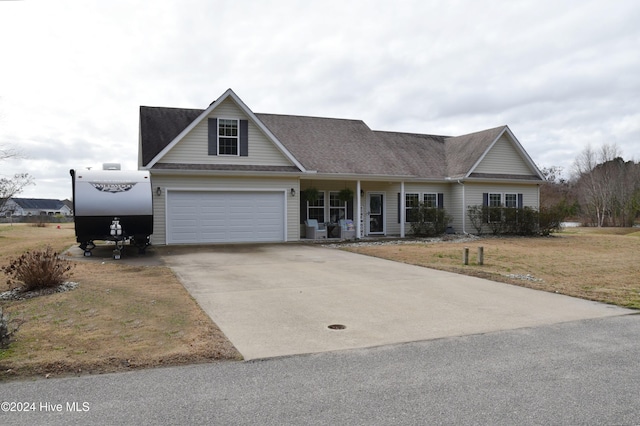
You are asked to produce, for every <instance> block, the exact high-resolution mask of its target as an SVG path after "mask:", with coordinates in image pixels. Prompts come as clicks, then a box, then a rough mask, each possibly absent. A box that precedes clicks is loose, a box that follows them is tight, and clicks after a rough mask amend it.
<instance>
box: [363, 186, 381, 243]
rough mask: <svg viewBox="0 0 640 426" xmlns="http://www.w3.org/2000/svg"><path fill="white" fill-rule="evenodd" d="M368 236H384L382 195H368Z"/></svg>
mask: <svg viewBox="0 0 640 426" xmlns="http://www.w3.org/2000/svg"><path fill="white" fill-rule="evenodd" d="M367 213H368V216H369V222H368V232H367V233H368V234H377V235H380V234H384V194H381V193H370V194H369V202H368V212H367Z"/></svg>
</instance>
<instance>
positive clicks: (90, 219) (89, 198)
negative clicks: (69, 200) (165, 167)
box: [69, 164, 153, 259]
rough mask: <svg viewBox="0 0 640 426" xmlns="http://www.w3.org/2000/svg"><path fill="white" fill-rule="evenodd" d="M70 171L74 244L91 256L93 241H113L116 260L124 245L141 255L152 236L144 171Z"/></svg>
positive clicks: (148, 182) (116, 168)
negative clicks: (128, 245) (137, 250)
mask: <svg viewBox="0 0 640 426" xmlns="http://www.w3.org/2000/svg"><path fill="white" fill-rule="evenodd" d="M104 168H105V170H70V171H69V172H70V173H71V180H72V186H73V212H74V222H75V230H76V241H77V242H79V243H80V248H81V249H83V250H84V255H85V256H91V250H93V249H94V248H95V243H94V241H95V240H102V241H114V242H115V243H116V249H115V250H114V258H116V259H119V258H120V253H121V251H122V249H123V248H124V244H125V242H129V243H130V244H132V245H136V246H137V247H138V249H139V250H140V252H141V253H144V251H145V249H146V247H147V246H148V245H149V238H150V236H151V234H152V233H153V206H152V201H153V200H152V190H151V177H150V176H149V172H147V171H123V170H120V169H119V166H118V165H114V164H105V166H104Z"/></svg>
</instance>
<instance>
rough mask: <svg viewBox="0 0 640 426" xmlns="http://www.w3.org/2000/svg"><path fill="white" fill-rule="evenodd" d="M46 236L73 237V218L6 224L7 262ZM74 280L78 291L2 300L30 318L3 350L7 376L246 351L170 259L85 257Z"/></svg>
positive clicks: (57, 243) (1, 244)
mask: <svg viewBox="0 0 640 426" xmlns="http://www.w3.org/2000/svg"><path fill="white" fill-rule="evenodd" d="M46 244H49V245H51V246H52V247H53V248H54V249H56V250H58V251H63V250H65V249H66V248H68V247H69V246H71V245H73V244H74V236H73V224H64V225H62V226H61V228H60V229H58V228H57V225H50V226H48V227H46V228H36V227H30V226H25V225H20V226H17V225H14V226H13V227H9V226H8V225H0V266H2V265H5V264H7V263H8V259H9V258H11V257H15V256H16V255H18V254H20V253H22V252H23V251H25V250H28V249H33V248H35V247H43V246H44V245H46ZM71 280H72V281H75V282H78V283H79V286H78V288H77V289H75V290H73V291H69V292H66V293H58V294H52V295H47V296H40V297H37V298H34V299H29V300H21V301H11V302H2V306H3V307H4V309H5V313H6V314H7V316H8V317H9V318H18V319H21V320H24V321H25V322H24V324H23V325H22V326H21V327H20V329H19V331H18V333H17V334H16V341H15V342H14V343H12V345H11V346H10V347H9V349H7V350H4V351H2V350H0V380H2V379H7V378H16V377H28V376H50V375H67V374H78V373H102V372H112V371H121V370H126V369H131V368H141V367H151V366H160V365H177V364H186V363H195V362H204V361H211V360H222V359H240V354H239V353H238V352H237V350H236V349H235V348H234V347H233V345H232V344H231V343H230V342H229V341H228V340H227V338H226V337H225V336H224V334H223V333H222V332H221V331H220V330H219V329H218V327H217V326H216V325H215V324H214V323H213V322H212V321H211V319H210V318H209V317H208V316H207V315H206V314H205V313H204V312H203V311H202V310H201V309H200V307H199V306H198V305H197V303H196V302H195V301H194V300H193V298H192V297H191V296H190V295H189V294H188V292H187V291H186V290H185V289H184V287H183V286H182V285H181V284H180V282H179V281H178V280H177V278H176V277H175V275H174V274H173V273H172V272H171V270H170V269H169V268H167V267H164V266H135V265H127V264H125V263H113V262H111V263H108V262H104V263H102V262H99V261H91V262H87V261H81V262H76V267H75V269H74V270H73V276H72V277H71ZM2 283H3V285H0V291H4V290H6V285H4V280H3V281H2Z"/></svg>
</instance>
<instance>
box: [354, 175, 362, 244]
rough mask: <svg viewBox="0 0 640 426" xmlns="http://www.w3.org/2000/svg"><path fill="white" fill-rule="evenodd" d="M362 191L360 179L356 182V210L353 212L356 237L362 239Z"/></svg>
mask: <svg viewBox="0 0 640 426" xmlns="http://www.w3.org/2000/svg"><path fill="white" fill-rule="evenodd" d="M360 191H362V188H361V187H360V180H358V181H357V182H356V211H355V212H353V216H354V218H353V220H354V221H355V222H356V239H360V237H361V236H362V229H360V228H361V227H362V226H361V224H360V217H361V216H360V214H361V211H362V201H361V198H362V197H360Z"/></svg>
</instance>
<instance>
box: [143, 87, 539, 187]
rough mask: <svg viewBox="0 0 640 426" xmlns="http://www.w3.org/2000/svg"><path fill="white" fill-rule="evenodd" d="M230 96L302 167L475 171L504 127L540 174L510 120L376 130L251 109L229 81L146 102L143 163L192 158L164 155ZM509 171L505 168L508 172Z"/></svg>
mask: <svg viewBox="0 0 640 426" xmlns="http://www.w3.org/2000/svg"><path fill="white" fill-rule="evenodd" d="M227 97H232V98H233V99H234V100H235V101H236V103H238V105H239V106H240V107H241V108H242V109H243V111H244V112H245V113H246V114H247V116H249V117H250V118H251V119H252V120H254V121H255V124H256V125H257V126H258V127H259V128H260V129H261V130H262V131H263V132H264V133H265V134H266V135H267V137H269V138H271V139H272V140H273V141H274V143H275V144H276V145H277V146H278V147H279V148H280V150H281V151H282V152H283V153H284V154H285V155H286V156H287V157H288V158H289V159H291V160H292V163H294V164H296V166H297V167H298V169H299V171H297V170H293V168H291V167H289V168H286V170H285V168H283V169H282V171H296V172H298V173H299V172H300V171H302V172H314V173H318V174H336V175H372V176H394V177H407V178H408V177H410V178H417V179H438V180H442V179H445V178H449V179H451V178H455V179H464V178H469V177H485V178H499V176H497V175H496V176H480V175H478V174H476V175H475V176H472V174H473V171H474V169H475V167H476V166H477V165H478V164H479V163H480V161H481V160H482V159H483V158H484V157H485V156H486V155H487V153H488V152H489V151H490V150H491V148H492V147H493V145H495V143H496V142H497V141H498V139H500V137H501V136H502V135H503V134H505V133H506V134H507V135H508V136H509V137H510V141H511V143H512V144H513V145H514V147H515V149H516V150H517V151H518V152H519V154H520V155H521V156H522V158H523V159H524V161H525V163H526V164H527V165H528V166H529V167H530V168H531V174H530V175H517V176H510V178H514V179H533V180H542V175H541V174H540V172H539V170H538V169H537V167H536V166H535V163H533V161H532V160H531V158H530V157H529V156H528V155H527V154H526V151H524V148H522V146H521V145H520V143H519V142H518V141H517V139H516V138H515V136H513V133H511V130H510V129H509V128H508V127H507V126H500V127H496V128H493V129H488V130H483V131H480V132H475V133H470V134H467V135H462V136H455V137H450V136H437V135H426V134H413V133H402V132H386V131H374V130H371V129H370V128H369V126H367V125H366V124H365V123H364V122H363V121H362V120H349V119H336V118H321V117H308V116H295V115H279V114H261V113H255V114H254V113H253V112H251V111H250V110H249V108H248V107H246V105H245V104H244V103H242V101H241V100H240V99H239V98H238V97H237V96H236V95H235V93H233V91H231V89H229V90H228V91H227V92H225V94H224V95H223V96H222V97H220V98H219V99H218V100H216V101H215V102H213V103H212V104H211V105H210V106H209V108H207V109H206V110H196V109H179V108H156V107H153V108H152V107H141V108H140V115H141V117H140V137H141V140H140V143H141V153H140V155H141V159H142V166H143V167H147V168H152V167H153V166H154V165H155V164H156V163H157V166H156V167H162V168H181V167H183V166H184V167H187V165H178V164H175V165H170V164H166V163H158V161H159V160H160V159H161V158H162V156H163V155H164V154H165V153H167V152H168V151H169V150H170V149H171V148H172V147H173V146H174V145H175V144H176V143H177V142H178V141H179V140H180V139H181V138H182V137H183V136H184V135H185V134H186V133H188V131H189V130H190V129H192V128H193V127H195V125H196V124H197V123H198V122H200V121H202V120H203V119H204V118H206V117H207V116H208V115H209V113H210V112H211V111H212V110H213V109H214V108H215V106H216V105H218V104H219V103H220V102H222V101H223V100H224V99H226V98H227ZM198 167H200V169H202V170H207V169H209V170H213V169H215V170H231V169H234V170H253V171H260V168H259V167H258V168H256V167H254V166H231V165H230V166H229V167H228V168H225V167H221V166H220V165H218V166H210V165H209V166H207V165H188V168H191V169H198ZM503 177H504V176H503Z"/></svg>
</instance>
